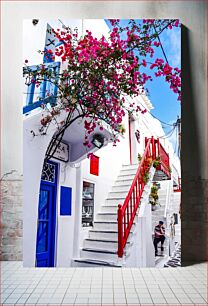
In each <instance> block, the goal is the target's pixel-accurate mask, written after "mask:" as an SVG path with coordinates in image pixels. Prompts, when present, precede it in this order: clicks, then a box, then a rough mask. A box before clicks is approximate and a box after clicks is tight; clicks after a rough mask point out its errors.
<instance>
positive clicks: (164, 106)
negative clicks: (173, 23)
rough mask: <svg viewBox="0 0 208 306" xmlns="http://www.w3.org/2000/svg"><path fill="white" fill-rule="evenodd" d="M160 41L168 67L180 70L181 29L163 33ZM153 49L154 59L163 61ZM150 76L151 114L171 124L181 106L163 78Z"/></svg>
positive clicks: (125, 22) (160, 55)
mask: <svg viewBox="0 0 208 306" xmlns="http://www.w3.org/2000/svg"><path fill="white" fill-rule="evenodd" d="M127 22H128V21H127V20H125V21H124V20H123V21H121V22H120V24H121V25H124V24H125V25H127ZM106 23H107V25H108V26H109V27H110V28H111V25H110V23H109V21H108V20H106ZM160 40H161V43H162V45H163V49H164V51H165V54H166V56H167V59H168V62H169V64H170V66H172V67H178V68H181V28H180V27H178V28H173V29H172V30H167V31H166V30H165V31H163V33H162V34H161V36H160ZM155 49H156V51H155V55H154V58H156V57H158V58H163V59H164V55H163V53H162V50H161V48H160V47H158V48H155ZM164 60H165V59H164ZM151 72H152V71H151ZM151 75H152V77H153V81H152V82H151V81H148V83H147V87H148V89H149V99H150V101H151V103H152V104H153V106H154V109H153V110H151V113H152V114H153V115H154V116H156V117H157V118H159V119H160V120H162V121H164V122H166V123H173V122H175V121H176V119H177V116H179V117H180V113H181V105H180V102H179V101H178V100H177V95H176V94H175V93H173V92H172V90H171V89H170V88H169V84H167V83H166V82H165V80H164V78H163V77H159V78H156V77H155V76H154V74H151ZM165 130H166V129H165ZM167 131H168V129H167Z"/></svg>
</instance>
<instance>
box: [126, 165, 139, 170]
mask: <svg viewBox="0 0 208 306" xmlns="http://www.w3.org/2000/svg"><path fill="white" fill-rule="evenodd" d="M138 167H139V164H133V165H122V170H125V169H138Z"/></svg>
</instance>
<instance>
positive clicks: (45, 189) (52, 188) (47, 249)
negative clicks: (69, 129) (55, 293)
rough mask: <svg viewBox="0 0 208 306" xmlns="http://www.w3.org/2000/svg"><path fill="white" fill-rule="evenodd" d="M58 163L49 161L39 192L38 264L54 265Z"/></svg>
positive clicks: (45, 167) (44, 169)
mask: <svg viewBox="0 0 208 306" xmlns="http://www.w3.org/2000/svg"><path fill="white" fill-rule="evenodd" d="M56 188H57V164H56V163H52V162H48V163H47V164H46V165H45V166H44V168H43V172H42V180H41V184H40V192H39V207H38V227H37V240H36V266H37V267H54V252H55V232H56Z"/></svg>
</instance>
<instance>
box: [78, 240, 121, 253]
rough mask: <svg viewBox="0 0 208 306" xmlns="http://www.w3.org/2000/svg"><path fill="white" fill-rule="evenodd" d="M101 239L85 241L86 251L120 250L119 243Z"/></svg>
mask: <svg viewBox="0 0 208 306" xmlns="http://www.w3.org/2000/svg"><path fill="white" fill-rule="evenodd" d="M100 239H102V240H100ZM100 239H90V238H87V239H85V240H84V246H83V247H84V249H87V248H90V249H96V250H108V251H115V252H117V250H118V241H108V240H103V238H102V237H101V238H100Z"/></svg>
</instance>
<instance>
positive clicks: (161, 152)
mask: <svg viewBox="0 0 208 306" xmlns="http://www.w3.org/2000/svg"><path fill="white" fill-rule="evenodd" d="M155 143H156V151H157V153H156V154H157V156H159V157H160V166H158V167H157V170H162V171H163V172H164V173H165V174H166V175H167V176H168V177H169V178H170V177H171V175H170V159H169V154H168V153H167V152H166V151H165V149H164V147H163V146H162V145H161V143H160V141H159V138H158V139H156V140H155Z"/></svg>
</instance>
